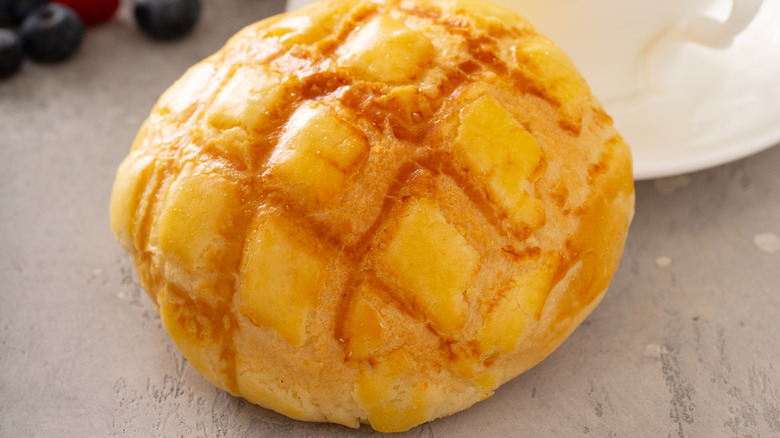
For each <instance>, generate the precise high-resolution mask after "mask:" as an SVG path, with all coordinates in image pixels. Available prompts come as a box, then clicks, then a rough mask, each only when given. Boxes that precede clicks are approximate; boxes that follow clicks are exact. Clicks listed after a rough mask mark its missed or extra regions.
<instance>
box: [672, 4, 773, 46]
mask: <svg viewBox="0 0 780 438" xmlns="http://www.w3.org/2000/svg"><path fill="white" fill-rule="evenodd" d="M761 3H762V0H734V3H733V5H732V7H731V14H730V15H729V17H728V18H727V19H726V21H723V22H721V21H718V20H715V19H714V18H711V17H708V16H705V15H699V16H696V17H694V18H692V19H691V20H690V21H689V22H688V23H687V24H686V25H685V26H684V28H683V29H682V34H683V35H682V36H683V39H685V40H687V41H691V42H694V43H698V44H701V45H703V46H707V47H712V48H714V49H725V48H727V47H729V46H730V45H731V43H732V42H733V41H734V37H735V36H737V35H738V34H739V33H740V32H742V31H743V30H745V28H746V27H747V26H748V24H750V22H751V21H753V18H755V16H756V14H757V13H758V10H759V9H760V8H761Z"/></svg>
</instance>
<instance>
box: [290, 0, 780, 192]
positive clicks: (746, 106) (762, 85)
mask: <svg viewBox="0 0 780 438" xmlns="http://www.w3.org/2000/svg"><path fill="white" fill-rule="evenodd" d="M309 3H313V1H312V0H288V3H287V10H295V9H297V8H299V7H301V6H304V5H306V4H309ZM778 23H780V1H778V0H764V3H763V5H762V7H761V10H760V11H759V13H758V15H757V16H756V18H755V20H754V21H753V22H752V23H751V24H750V25H749V26H748V28H747V29H746V30H745V31H744V32H743V33H741V34H740V35H738V36H737V37H736V39H735V40H734V43H733V45H732V46H731V47H729V48H728V49H723V50H714V49H709V48H704V47H701V46H697V45H694V44H690V43H679V44H678V45H677V46H675V47H674V48H673V49H669V51H667V52H666V53H665V54H664V55H665V56H667V58H671V57H673V58H674V69H673V72H674V75H672V74H670V73H669V71H665V72H663V73H662V74H658V72H654V71H649V76H650V77H651V80H650V82H651V86H649V88H648V89H647V90H645V91H644V92H643V93H640V94H639V95H636V96H634V97H632V98H630V99H625V98H624V99H620V100H605V101H603V104H604V106H605V107H606V109H607V112H608V113H609V114H610V115H612V117H613V119H614V120H615V125H616V127H617V128H618V131H620V133H621V134H622V135H623V137H624V138H625V139H626V141H627V142H628V143H629V144H630V145H631V148H632V150H633V154H634V177H635V178H636V179H638V180H642V179H650V178H659V177H665V176H671V175H676V174H681V173H686V172H692V171H696V170H701V169H706V168H709V167H713V166H717V165H719V164H724V163H728V162H731V161H734V160H737V159H740V158H744V157H746V156H749V155H751V154H754V153H756V152H759V151H761V150H763V149H767V148H769V147H771V146H773V145H775V144H777V143H779V142H780V26H778ZM549 36H550V37H551V38H553V39H555V35H549ZM565 49H566V48H565V47H564V50H565ZM672 55H673V56H672ZM575 62H576V59H575ZM656 64H657V63H656ZM651 70H652V68H651ZM585 73H586V77H587V76H588V75H589V74H590V75H593V74H599V73H600V72H589V73H588V72H585ZM603 74H605V75H608V74H609V72H608V71H605V72H603ZM597 94H598V93H597Z"/></svg>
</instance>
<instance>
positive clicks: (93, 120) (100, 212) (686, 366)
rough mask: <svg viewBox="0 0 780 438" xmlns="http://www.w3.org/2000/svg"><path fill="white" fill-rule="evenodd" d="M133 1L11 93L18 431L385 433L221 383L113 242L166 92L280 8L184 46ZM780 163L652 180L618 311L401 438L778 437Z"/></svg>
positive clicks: (256, 7) (5, 302) (619, 290)
mask: <svg viewBox="0 0 780 438" xmlns="http://www.w3.org/2000/svg"><path fill="white" fill-rule="evenodd" d="M128 8H129V2H125V4H123V10H122V12H121V14H120V17H119V18H118V19H117V20H115V21H114V22H112V23H109V24H107V25H104V26H101V27H98V28H95V29H92V30H90V31H89V32H88V34H87V38H86V40H85V42H84V46H83V47H82V48H81V51H80V52H79V53H78V55H77V56H76V58H74V59H73V60H71V61H69V62H66V63H63V64H61V65H55V66H40V65H35V64H33V63H26V64H25V66H24V69H23V71H22V73H21V74H19V75H17V76H16V77H14V78H13V79H11V80H8V81H4V82H0V436H2V437H6V436H8V437H51V436H59V437H83V436H100V437H102V436H133V437H174V436H182V437H258V436H269V437H271V436H273V437H285V436H290V437H298V436H308V437H324V436H375V435H378V434H376V433H374V432H372V431H371V430H370V429H368V428H363V429H360V430H351V429H347V428H344V427H341V426H333V425H319V424H308V423H300V422H295V421H292V420H288V419H286V418H284V417H282V416H280V415H277V414H275V413H273V412H269V411H267V410H264V409H262V408H259V407H256V406H252V405H249V404H247V403H246V402H244V401H242V400H240V399H237V398H234V397H232V396H229V395H227V394H226V393H223V392H221V391H219V390H217V389H215V388H213V387H212V386H211V385H209V384H208V383H207V382H206V381H205V380H204V379H203V378H201V377H200V376H199V375H198V374H197V373H195V372H194V371H193V370H192V369H191V368H190V366H189V365H188V364H187V363H186V361H185V360H184V359H183V358H182V356H181V355H180V354H179V353H178V351H177V350H176V348H175V347H174V345H173V343H172V342H171V341H170V339H169V338H168V336H167V334H166V333H165V331H164V330H163V329H162V326H161V323H160V319H159V318H158V317H157V315H156V313H155V311H154V308H153V306H152V304H151V302H150V301H149V300H148V298H147V297H146V295H145V294H144V293H143V292H142V291H141V289H140V287H139V285H138V283H137V280H136V279H135V274H134V272H133V268H132V264H131V262H130V258H129V256H128V255H127V254H125V253H124V252H123V251H122V250H121V249H120V248H119V246H118V245H117V244H116V243H115V242H114V239H113V237H112V235H111V233H110V231H109V230H108V198H109V193H110V188H111V183H112V181H113V177H114V172H115V170H116V167H117V165H118V164H119V162H120V161H121V159H122V158H123V157H124V156H125V154H126V153H127V151H128V148H129V145H130V142H131V141H132V138H133V136H134V134H135V131H136V129H137V128H138V126H139V125H140V123H141V121H142V120H143V118H144V117H145V116H146V114H147V113H148V111H149V109H150V108H151V106H152V104H153V103H154V101H155V100H156V98H157V96H159V94H160V93H161V92H162V91H163V90H164V89H165V88H166V87H167V86H168V85H169V84H170V83H172V82H173V80H175V79H176V78H177V77H179V76H180V75H181V74H182V72H183V71H184V69H185V68H186V67H188V66H189V65H191V64H193V63H195V62H196V61H198V60H200V59H201V58H203V57H205V56H207V55H208V54H210V53H212V52H213V51H215V50H216V49H218V48H219V46H221V45H222V43H223V42H224V41H225V40H226V39H227V38H228V37H229V36H230V35H232V34H233V33H234V32H235V31H237V30H238V29H239V28H240V27H241V26H243V25H245V24H249V23H250V22H252V21H255V20H256V19H259V18H262V17H264V16H267V15H270V14H273V13H277V12H281V11H282V10H283V9H284V2H282V1H273V0H266V1H263V0H209V1H207V2H205V11H204V12H205V14H204V17H203V20H202V21H201V23H200V24H199V27H198V28H197V31H196V32H195V33H194V34H193V35H191V36H190V37H188V38H186V39H185V40H183V41H180V42H175V43H166V44H161V43H155V42H152V41H150V40H148V39H146V38H144V37H143V36H142V35H141V34H140V33H139V32H138V31H137V30H136V29H135V27H134V24H133V22H132V20H131V19H130V15H129V9H128ZM779 236H780V148H777V147H775V148H773V149H770V150H767V151H765V152H763V153H761V154H758V155H755V156H753V157H750V158H747V159H745V160H741V161H738V162H735V163H731V164H728V165H725V166H721V167H718V168H715V169H711V170H707V171H703V172H698V173H694V174H690V175H685V176H679V177H673V178H667V179H661V180H655V181H645V182H640V183H638V184H637V213H636V217H635V220H634V224H633V226H632V229H631V234H630V238H629V241H628V243H627V246H626V252H625V255H624V257H623V261H622V264H621V268H620V270H619V272H618V274H617V276H616V277H615V279H614V281H613V284H612V287H611V289H610V291H609V293H608V294H607V296H606V298H605V299H604V301H603V302H602V304H601V305H600V306H599V307H598V308H597V309H596V311H595V312H594V313H593V314H592V315H591V317H590V318H588V320H587V321H586V322H585V323H584V324H583V325H582V327H580V329H578V330H577V331H576V332H575V333H574V335H573V336H572V337H571V338H570V339H569V340H568V341H566V342H565V343H564V345H563V346H562V347H561V348H560V349H559V350H558V351H556V352H555V353H554V354H553V355H552V356H551V357H549V358H548V359H546V360H545V361H544V362H542V363H541V364H540V365H539V366H538V367H536V368H534V369H533V370H531V371H529V372H528V373H526V374H524V375H522V376H520V377H518V378H516V379H515V380H513V381H511V382H510V383H508V384H506V385H505V386H503V387H502V388H500V389H499V391H498V392H497V393H496V395H495V396H494V397H492V398H490V399H488V400H486V401H484V402H482V403H479V404H478V405H476V406H474V407H473V408H471V409H469V410H467V411H465V412H463V413H460V414H457V415H454V416H451V417H448V418H445V419H441V420H437V421H434V422H432V423H429V424H426V425H423V426H420V427H418V428H415V429H413V430H411V431H409V432H407V433H404V434H399V436H402V437H433V436H439V437H477V436H479V437H501V436H566V437H573V436H597V437H636V436H653V437H662V436H668V437H747V436H751V437H775V436H780V341H778V333H780V237H779Z"/></svg>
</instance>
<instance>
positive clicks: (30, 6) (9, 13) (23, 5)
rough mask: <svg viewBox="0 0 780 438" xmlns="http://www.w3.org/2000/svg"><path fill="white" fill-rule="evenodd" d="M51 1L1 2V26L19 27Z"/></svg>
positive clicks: (17, 0) (16, 0) (4, 0)
mask: <svg viewBox="0 0 780 438" xmlns="http://www.w3.org/2000/svg"><path fill="white" fill-rule="evenodd" d="M48 2H49V0H0V26H2V25H6V26H9V25H14V26H15V25H18V24H19V23H21V22H22V21H23V20H24V19H25V17H27V16H28V15H30V13H31V12H32V11H34V10H35V9H37V8H38V7H40V6H43V5H44V4H46V3H48Z"/></svg>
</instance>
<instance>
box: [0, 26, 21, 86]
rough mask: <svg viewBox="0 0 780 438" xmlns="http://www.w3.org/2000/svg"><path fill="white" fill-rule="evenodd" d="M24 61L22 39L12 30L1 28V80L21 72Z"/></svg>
mask: <svg viewBox="0 0 780 438" xmlns="http://www.w3.org/2000/svg"><path fill="white" fill-rule="evenodd" d="M22 59H24V48H23V47H22V38H21V37H20V36H19V35H18V34H17V33H16V32H14V31H12V30H10V29H2V28H0V79H2V78H7V77H9V76H11V75H12V74H14V73H16V72H17V71H18V70H19V67H21V66H22Z"/></svg>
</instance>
